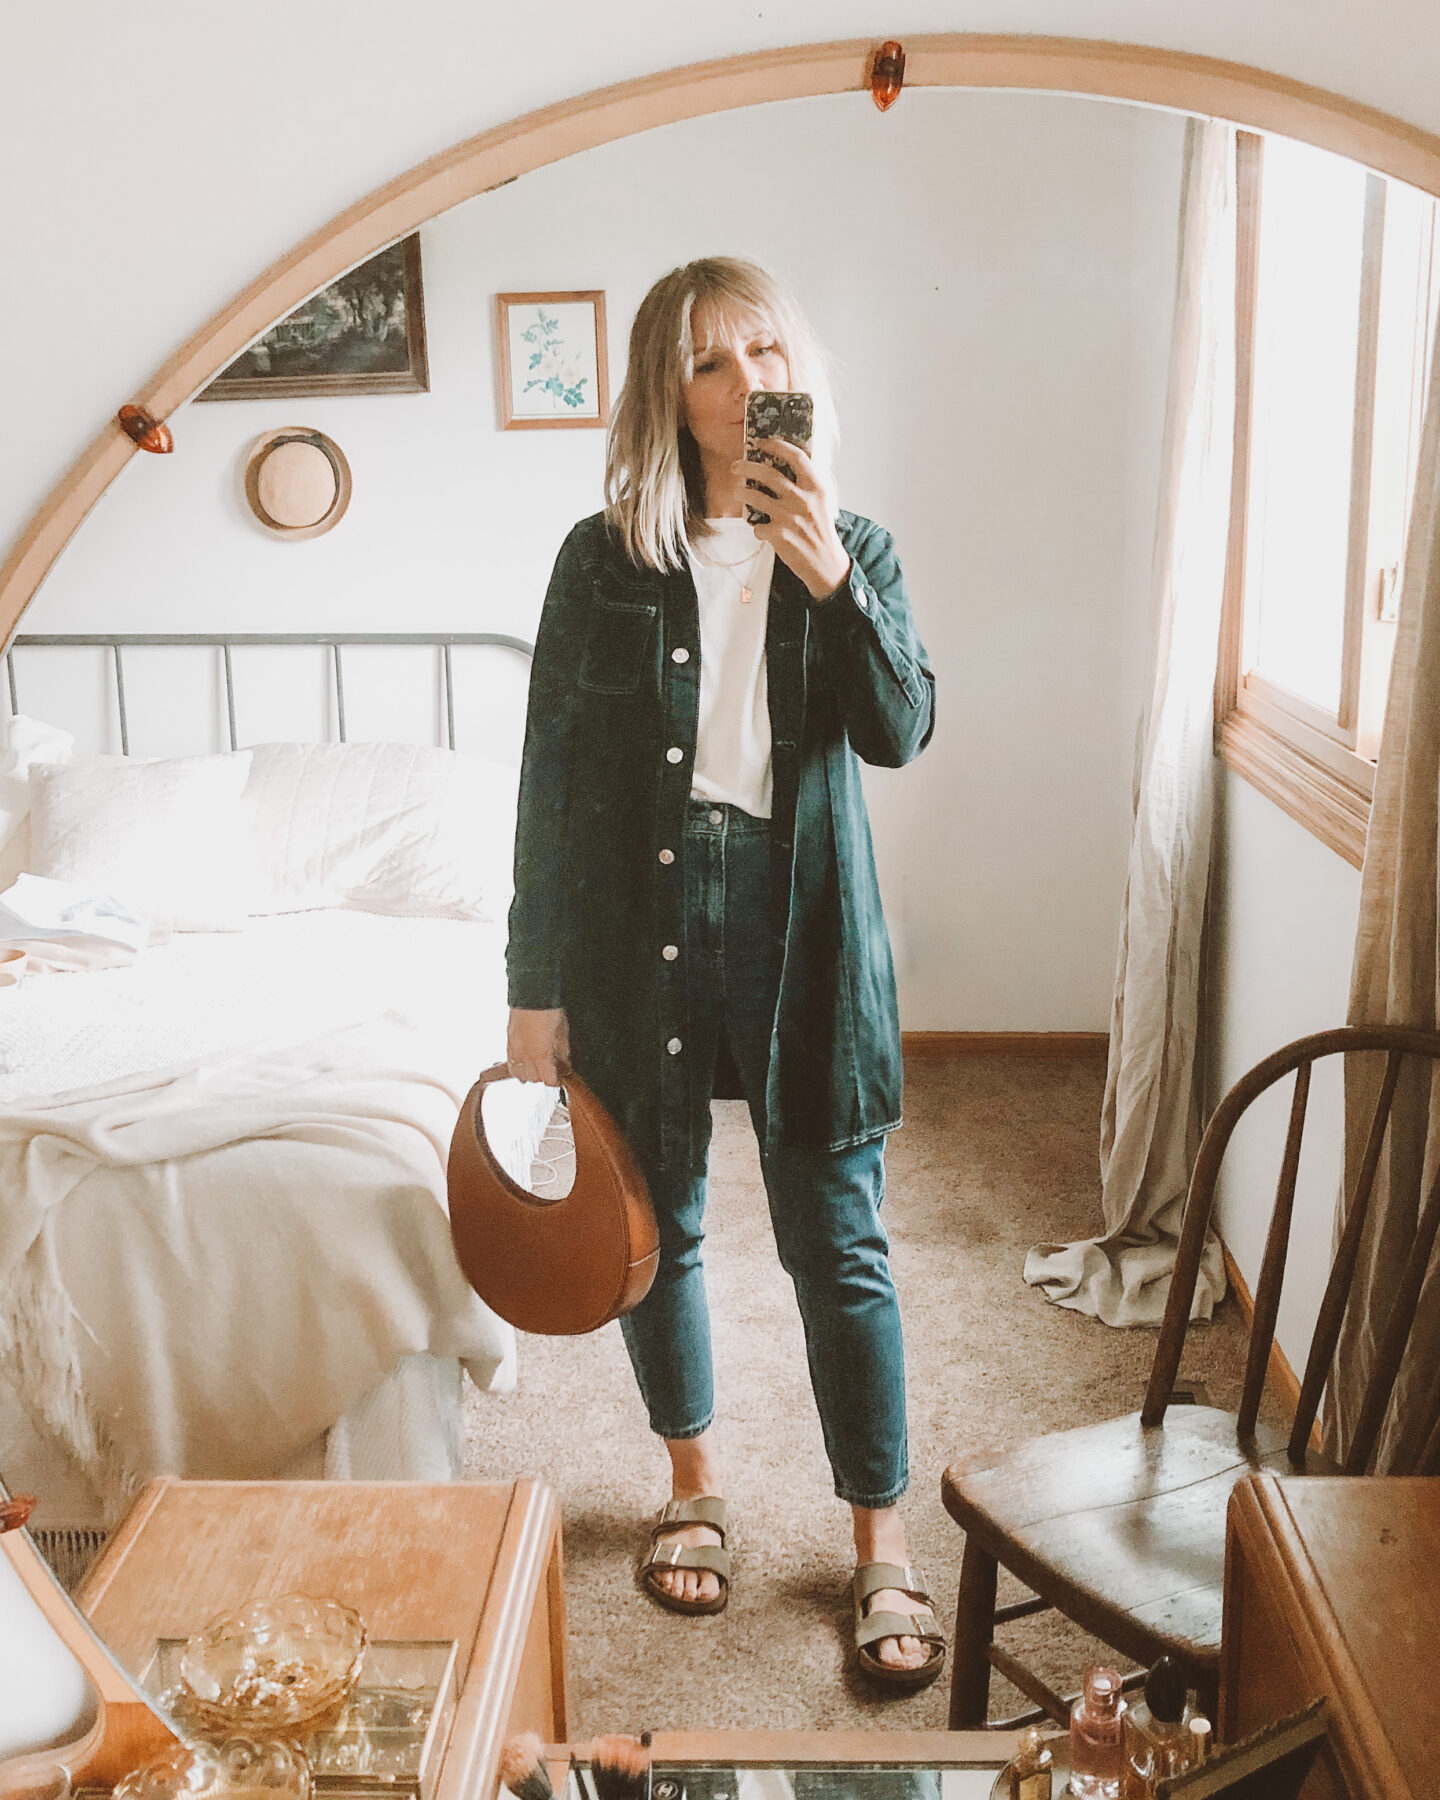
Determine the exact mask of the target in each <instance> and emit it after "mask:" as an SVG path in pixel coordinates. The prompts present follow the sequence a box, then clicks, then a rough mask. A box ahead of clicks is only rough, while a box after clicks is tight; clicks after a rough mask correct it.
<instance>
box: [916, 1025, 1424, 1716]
mask: <svg viewBox="0 0 1440 1800" xmlns="http://www.w3.org/2000/svg"><path fill="white" fill-rule="evenodd" d="M1364 1050H1371V1051H1376V1050H1378V1051H1384V1052H1386V1063H1385V1072H1384V1077H1383V1079H1382V1081H1381V1086H1380V1093H1379V1097H1378V1100H1377V1102H1376V1107H1375V1112H1374V1116H1373V1118H1372V1121H1371V1126H1370V1135H1369V1138H1368V1141H1367V1144H1366V1150H1365V1156H1364V1159H1363V1161H1362V1164H1361V1169H1360V1174H1359V1179H1358V1181H1357V1183H1356V1189H1355V1195H1354V1198H1353V1200H1352V1202H1351V1204H1350V1207H1349V1209H1348V1212H1347V1216H1346V1223H1345V1230H1344V1233H1343V1235H1342V1238H1341V1241H1340V1243H1339V1246H1338V1248H1337V1250H1336V1253H1335V1257H1334V1261H1333V1264H1332V1266H1331V1271H1330V1278H1329V1282H1328V1285H1327V1287H1326V1289H1325V1296H1324V1299H1323V1301H1322V1303H1321V1307H1320V1314H1319V1318H1318V1320H1317V1323H1316V1327H1315V1336H1314V1341H1313V1344H1312V1346H1311V1350H1310V1356H1309V1359H1308V1361H1307V1363H1306V1366H1305V1375H1304V1379H1303V1382H1302V1384H1301V1392H1300V1402H1299V1406H1298V1408H1297V1410H1296V1414H1295V1421H1294V1425H1293V1427H1292V1429H1291V1431H1290V1433H1289V1437H1288V1439H1287V1438H1286V1437H1285V1436H1284V1434H1282V1433H1280V1432H1278V1431H1275V1430H1273V1429H1271V1428H1269V1427H1266V1426H1263V1425H1260V1424H1259V1423H1258V1422H1257V1419H1258V1413H1259V1408H1260V1396H1261V1391H1262V1389H1263V1387H1264V1383H1265V1372H1266V1369H1267V1367H1268V1365H1269V1361H1270V1352H1271V1347H1272V1345H1273V1342H1274V1336H1275V1317H1276V1313H1277V1311H1278V1308H1279V1303H1280V1284H1281V1281H1282V1278H1283V1276H1284V1269H1285V1256H1286V1252H1287V1250H1288V1247H1289V1240H1290V1221H1291V1213H1292V1209H1293V1203H1294V1198H1295V1176H1296V1170H1297V1168H1298V1166H1299V1161H1300V1143H1301V1136H1302V1133H1303V1130H1304V1125H1305V1111H1306V1103H1307V1100H1308V1098H1309V1092H1310V1071H1311V1067H1312V1065H1313V1064H1314V1062H1315V1061H1316V1060H1317V1059H1318V1058H1320V1057H1325V1056H1332V1055H1343V1054H1346V1053H1350V1052H1355V1051H1364ZM1407 1056H1415V1057H1428V1058H1429V1059H1431V1061H1432V1063H1433V1062H1434V1061H1436V1060H1440V1033H1433V1032H1425V1031H1412V1030H1407V1029H1403V1028H1401V1027H1398V1026H1395V1027H1392V1026H1386V1027H1375V1028H1373V1029H1372V1028H1362V1027H1354V1028H1352V1027H1346V1028H1343V1029H1339V1030H1335V1031H1322V1032H1318V1033H1316V1034H1315V1035H1314V1036H1312V1037H1306V1038H1300V1039H1299V1040H1297V1041H1296V1042H1295V1043H1293V1044H1288V1045H1287V1046H1286V1047H1285V1048H1284V1049H1283V1050H1277V1051H1276V1052H1275V1054H1274V1055H1273V1056H1270V1057H1267V1058H1266V1059H1265V1061H1264V1062H1262V1063H1259V1064H1257V1066H1256V1067H1255V1068H1253V1069H1252V1070H1251V1071H1250V1072H1249V1074H1248V1075H1245V1076H1243V1077H1242V1078H1241V1079H1240V1080H1239V1081H1238V1082H1236V1084H1235V1086H1234V1087H1233V1088H1232V1089H1231V1090H1230V1092H1229V1093H1228V1094H1227V1095H1226V1096H1225V1098H1224V1100H1222V1101H1221V1103H1220V1105H1219V1107H1218V1108H1217V1109H1216V1112H1215V1116H1214V1117H1213V1118H1212V1119H1211V1121H1210V1125H1209V1128H1208V1130H1207V1131H1206V1133H1205V1136H1204V1138H1203V1139H1202V1141H1201V1144H1200V1150H1199V1153H1198V1155H1197V1157H1196V1160H1195V1169H1194V1173H1193V1175H1192V1177H1191V1181H1190V1191H1189V1194H1188V1195H1187V1197H1186V1202H1185V1213H1184V1218H1183V1221H1182V1224H1181V1231H1180V1244H1179V1249H1178V1252H1177V1255H1176V1262H1175V1272H1174V1275H1173V1277H1172V1279H1171V1284H1170V1293H1169V1298H1168V1301H1167V1304H1166V1308H1165V1317H1164V1321H1163V1323H1162V1325H1161V1328H1160V1336H1159V1342H1158V1344H1157V1346H1156V1351H1155V1359H1154V1363H1153V1365H1152V1368H1151V1373H1150V1384H1149V1387H1148V1388H1147V1390H1146V1394H1145V1404H1144V1406H1143V1407H1142V1409H1141V1410H1140V1411H1139V1412H1138V1413H1130V1414H1128V1415H1127V1416H1126V1417H1125V1418H1121V1419H1112V1420H1110V1421H1109V1422H1108V1423H1106V1424H1102V1425H1082V1426H1079V1427H1077V1428H1076V1429H1075V1430H1072V1431H1060V1432H1053V1433H1051V1434H1050V1435H1049V1436H1047V1437H1043V1438H1036V1439H1032V1440H1031V1441H1030V1442H1028V1443H1026V1444H1022V1445H1021V1446H1020V1447H1019V1449H1017V1450H1014V1451H1012V1452H1010V1453H1009V1454H1008V1455H1004V1456H1003V1457H1000V1458H998V1459H997V1458H996V1457H989V1458H980V1459H978V1461H976V1462H972V1463H970V1464H961V1463H956V1464H953V1465H952V1466H951V1467H950V1468H948V1469H947V1470H946V1471H945V1475H944V1478H943V1481H942V1484H941V1492H942V1495H943V1497H944V1501H945V1506H946V1509H947V1510H948V1511H949V1513H950V1515H951V1517H952V1518H953V1519H954V1520H955V1522H956V1523H957V1524H958V1525H959V1526H961V1527H962V1529H963V1530H964V1532H965V1555H964V1561H963V1564H962V1567H961V1574H960V1599H959V1605H958V1607H957V1609H956V1620H955V1643H954V1650H953V1662H952V1674H951V1685H950V1728H951V1729H952V1730H960V1729H973V1728H975V1727H978V1726H983V1725H985V1724H986V1723H987V1719H986V1714H987V1711H988V1703H989V1690H990V1670H991V1668H992V1667H994V1668H997V1669H999V1670H1000V1672H1001V1673H1002V1674H1003V1675H1005V1676H1007V1677H1008V1678H1009V1679H1010V1680H1011V1681H1012V1682H1013V1683H1014V1684H1015V1686H1017V1687H1018V1688H1019V1689H1020V1690H1021V1692H1022V1693H1024V1694H1025V1695H1026V1696H1027V1697H1028V1698H1029V1699H1031V1700H1033V1701H1034V1702H1035V1703H1036V1705H1037V1706H1038V1708H1039V1709H1040V1710H1039V1711H1038V1712H1034V1713H1027V1714H1026V1715H1024V1717H1023V1718H1021V1719H1014V1720H1007V1721H1005V1724H1006V1725H1007V1726H1014V1725H1016V1724H1022V1723H1032V1722H1034V1721H1036V1720H1039V1719H1044V1718H1046V1717H1049V1718H1053V1719H1055V1720H1056V1721H1057V1722H1059V1723H1061V1724H1064V1723H1066V1722H1067V1721H1068V1717H1069V1711H1068V1707H1069V1703H1068V1701H1066V1700H1064V1699H1062V1697H1061V1696H1060V1695H1058V1694H1056V1693H1055V1692H1054V1691H1053V1690H1052V1689H1051V1688H1049V1687H1048V1686H1046V1684H1045V1683H1044V1682H1043V1681H1041V1680H1040V1679H1039V1678H1038V1677H1037V1676H1036V1675H1034V1674H1033V1672H1032V1671H1030V1670H1028V1669H1026V1668H1025V1667H1024V1666H1023V1665H1022V1664H1020V1663H1018V1662H1017V1661H1016V1659H1015V1658H1014V1657H1012V1656H1010V1655H1009V1654H1008V1653H1007V1652H1006V1651H1004V1650H1003V1649H1002V1648H1001V1647H1000V1646H999V1645H998V1644H996V1643H995V1642H994V1641H993V1640H994V1636H995V1626H996V1625H997V1624H1002V1623H1004V1622H1005V1621H1007V1620H1010V1619H1016V1618H1021V1617H1024V1616H1025V1615H1027V1614H1030V1613H1035V1612H1040V1611H1044V1610H1046V1609H1047V1608H1049V1607H1055V1608H1056V1609H1058V1610H1059V1611H1060V1612H1062V1613H1064V1614H1065V1615H1066V1616H1067V1617H1069V1618H1071V1619H1073V1620H1075V1622H1076V1623H1077V1624H1079V1625H1080V1626H1082V1627H1083V1628H1084V1629H1085V1630H1086V1631H1089V1632H1091V1633H1092V1634H1093V1635H1094V1636H1096V1637H1098V1638H1099V1639H1100V1640H1101V1641H1102V1642H1103V1643H1105V1644H1108V1645H1110V1646H1111V1647H1112V1648H1113V1649H1115V1650H1116V1651H1118V1652H1119V1653H1120V1654H1121V1655H1122V1656H1124V1657H1129V1658H1132V1659H1133V1660H1134V1661H1135V1662H1138V1663H1140V1664H1142V1665H1147V1666H1148V1665H1149V1664H1150V1663H1153V1662H1154V1661H1155V1659H1156V1658H1157V1657H1159V1656H1161V1655H1164V1654H1169V1655H1171V1656H1173V1657H1175V1658H1176V1659H1177V1660H1178V1661H1179V1662H1180V1663H1181V1664H1182V1666H1183V1667H1184V1668H1185V1669H1186V1670H1187V1671H1188V1672H1189V1675H1190V1678H1191V1681H1192V1683H1193V1684H1194V1685H1196V1686H1197V1687H1198V1688H1199V1689H1200V1692H1201V1695H1202V1697H1203V1699H1202V1703H1203V1704H1207V1705H1209V1706H1210V1707H1212V1708H1213V1705H1214V1699H1215V1688H1216V1680H1217V1675H1218V1668H1219V1653H1220V1614H1221V1597H1222V1588H1223V1579H1224V1566H1225V1509H1226V1505H1227V1503H1228V1501H1229V1498H1230V1490H1231V1489H1232V1487H1234V1485H1235V1483H1236V1482H1237V1481H1238V1480H1239V1479H1240V1478H1241V1477H1242V1476H1243V1475H1245V1474H1247V1473H1249V1472H1250V1471H1251V1470H1255V1469H1268V1470H1271V1471H1273V1472H1276V1473H1280V1474H1360V1473H1363V1472H1364V1470H1365V1468H1366V1466H1367V1464H1368V1462H1369V1459H1370V1457H1371V1454H1372V1452H1373V1450H1374V1447H1375V1441H1376V1438H1377V1436H1378V1434H1379V1430H1380V1426H1381V1423H1382V1422H1383V1419H1384V1415H1385V1409H1386V1406H1387V1405H1388V1403H1389V1399H1390V1395H1391V1391H1392V1389H1393V1387H1394V1384H1395V1377H1396V1375H1397V1373H1398V1371H1399V1368H1400V1363H1401V1359H1402V1357H1403V1355H1404V1351H1405V1346H1406V1343H1407V1342H1408V1339H1409V1334H1410V1328H1411V1325H1412V1323H1413V1321H1414V1318H1415V1311H1416V1306H1417V1303H1418V1301H1419V1296H1420V1286H1421V1282H1422V1281H1423V1279H1424V1276H1425V1272H1426V1269H1427V1268H1428V1266H1429V1262H1430V1255H1431V1250H1432V1248H1433V1246H1434V1243H1435V1238H1436V1231H1437V1227H1440V1176H1437V1178H1436V1180H1435V1182H1434V1184H1433V1185H1432V1187H1431V1188H1430V1191H1429V1193H1428V1194H1427V1195H1426V1198H1425V1204H1424V1208H1423V1210H1422V1212H1421V1216H1420V1221H1419V1226H1418V1228H1417V1231H1416V1235H1415V1241H1414V1244H1413V1246H1412V1248H1411V1251H1410V1254H1409V1260H1408V1263H1407V1265H1406V1269H1405V1274H1404V1277H1403V1279H1402V1280H1401V1282H1400V1284H1399V1286H1398V1288H1397V1290H1396V1293H1395V1296H1394V1299H1393V1301H1392V1303H1391V1307H1390V1313H1389V1318H1388V1320H1387V1322H1386V1326H1385V1332H1384V1336H1383V1339H1382V1340H1381V1343H1380V1351H1379V1354H1378V1356H1377V1358H1376V1365H1375V1369H1374V1373H1373V1375H1372V1376H1371V1378H1370V1381H1369V1384H1368V1387H1367V1389H1366V1392H1365V1395H1364V1399H1363V1401H1362V1405H1361V1410H1360V1416H1359V1420H1358V1424H1357V1430H1356V1439H1355V1443H1354V1445H1353V1446H1352V1447H1351V1449H1350V1450H1349V1452H1348V1456H1347V1460H1346V1462H1345V1464H1344V1465H1343V1467H1337V1465H1336V1464H1335V1463H1333V1462H1332V1461H1331V1460H1330V1459H1329V1458H1327V1457H1325V1456H1323V1455H1321V1453H1320V1452H1319V1451H1317V1450H1315V1449H1313V1448H1312V1447H1311V1444H1310V1437H1311V1430H1312V1427H1313V1426H1314V1423H1315V1417H1316V1412H1317V1409H1318V1406H1319V1402H1320V1395H1321V1392H1322V1390H1323V1389H1324V1386H1325V1383H1326V1380H1327V1378H1328V1376H1329V1374H1330V1367H1331V1362H1332V1359H1333V1357H1334V1353H1335V1346H1336V1343H1337V1341H1338V1339H1339V1336H1340V1328H1341V1323H1342V1320H1343V1318H1344V1314H1345V1308H1346V1305H1347V1303H1348V1301H1349V1298H1350V1289H1351V1284H1352V1279H1353V1276H1354V1272H1355V1263H1356V1256H1357V1252H1358V1250H1359V1245H1360V1234H1361V1231H1362V1229H1363V1227H1364V1223H1365V1217H1366V1213H1367V1211H1368V1209H1369V1204H1370V1195H1371V1191H1372V1189H1373V1186H1374V1181H1375V1173H1376V1170H1377V1168H1378V1166H1379V1161H1380V1152H1381V1147H1382V1144H1383V1141H1384V1137H1385V1131H1386V1127H1387V1125H1388V1123H1389V1118H1390V1108H1391V1103H1392V1101H1393V1100H1394V1096H1395V1088H1396V1084H1397V1082H1398V1080H1399V1078H1400V1071H1401V1065H1402V1063H1403V1061H1404V1059H1405V1058H1406V1057H1407ZM1292 1071H1293V1072H1294V1075H1295V1088H1294V1099H1293V1101H1292V1104H1291V1109H1290V1127H1289V1132H1288V1135H1287V1138H1286V1142H1285V1151H1284V1156H1283V1159H1282V1162H1281V1169H1280V1178H1279V1183H1278V1187H1277V1190H1276V1196H1275V1207H1274V1212H1273V1214H1272V1217H1271V1222H1270V1232H1269V1237H1268V1239H1267V1242H1266V1246H1265V1255H1264V1259H1263V1261H1262V1264H1261V1269H1260V1279H1259V1282H1258V1284H1257V1286H1256V1290H1255V1317H1254V1321H1253V1323H1252V1326H1251V1333H1250V1345H1249V1353H1248V1358H1247V1362H1246V1368H1245V1384H1244V1390H1243V1394H1242V1398H1241V1402H1240V1410H1239V1412H1238V1413H1227V1412H1221V1411H1219V1410H1217V1409H1216V1408H1214V1407H1210V1406H1191V1405H1184V1406H1181V1405H1171V1397H1172V1394H1173V1392H1174V1389H1175V1381H1176V1376H1177V1375H1178V1373H1179V1369H1180V1358H1181V1354H1182V1352H1183V1350H1184V1346H1185V1331H1186V1326H1187V1324H1188V1323H1189V1317H1190V1305H1191V1301H1192V1299H1193V1297H1194V1293H1195V1282H1196V1277H1197V1274H1198V1271H1199V1266H1200V1254H1201V1251H1202V1249H1203V1247H1204V1242H1205V1232H1206V1227H1207V1226H1208V1225H1209V1222H1210V1214H1211V1209H1212V1206H1213V1202H1214V1196H1215V1179H1216V1176H1217V1174H1218V1172H1219V1168H1220V1163H1221V1159H1222V1157H1223V1155H1224V1153H1225V1148H1226V1145H1227V1144H1228V1143H1229V1141H1230V1137H1231V1134H1232V1133H1233V1131H1234V1130H1235V1127H1236V1124H1237V1123H1238V1122H1239V1120H1240V1117H1241V1115H1242V1114H1243V1113H1244V1112H1245V1109H1246V1108H1247V1107H1248V1106H1249V1105H1250V1104H1251V1102H1252V1101H1253V1100H1255V1099H1256V1098H1257V1097H1258V1096H1259V1095H1260V1094H1263V1093H1264V1092H1265V1091H1266V1089H1267V1088H1269V1087H1271V1086H1272V1085H1273V1084H1274V1083H1275V1082H1277V1081H1279V1080H1280V1079H1281V1078H1282V1077H1284V1076H1285V1075H1287V1074H1290V1073H1291V1072H1292ZM1167 1406H1168V1407H1170V1410H1169V1411H1168V1412H1167ZM1415 1463H1416V1466H1414V1467H1412V1468H1407V1469H1403V1470H1401V1469H1395V1470H1393V1471H1392V1473H1396V1474H1430V1473H1437V1472H1440V1421H1437V1422H1436V1424H1435V1427H1434V1429H1432V1430H1431V1431H1430V1432H1429V1434H1428V1441H1427V1442H1426V1446H1425V1449H1424V1451H1423V1452H1422V1453H1421V1454H1420V1456H1419V1457H1418V1458H1417V1459H1415ZM999 1566H1003V1567H1004V1568H1006V1569H1008V1570H1009V1571H1010V1572H1011V1573H1012V1574H1014V1575H1016V1576H1018V1577H1019V1579H1020V1580H1021V1581H1022V1582H1024V1583H1025V1584H1026V1585H1027V1586H1028V1587H1029V1588H1030V1589H1031V1590H1032V1591H1033V1594H1034V1596H1035V1597H1034V1598H1033V1599H1027V1600H1021V1601H1018V1602H1017V1603H1015V1604H1014V1605H1010V1606H1003V1607H1000V1608H999V1609H998V1610H997V1608H996V1605H995V1586H996V1575H997V1568H998V1567H999ZM1212 1716H1213V1713H1212Z"/></svg>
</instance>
